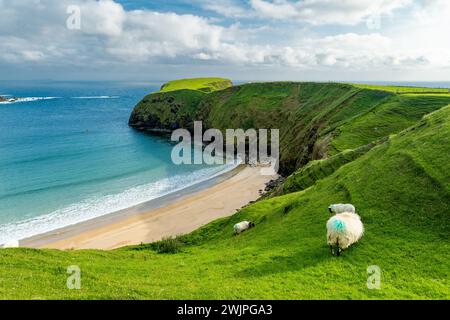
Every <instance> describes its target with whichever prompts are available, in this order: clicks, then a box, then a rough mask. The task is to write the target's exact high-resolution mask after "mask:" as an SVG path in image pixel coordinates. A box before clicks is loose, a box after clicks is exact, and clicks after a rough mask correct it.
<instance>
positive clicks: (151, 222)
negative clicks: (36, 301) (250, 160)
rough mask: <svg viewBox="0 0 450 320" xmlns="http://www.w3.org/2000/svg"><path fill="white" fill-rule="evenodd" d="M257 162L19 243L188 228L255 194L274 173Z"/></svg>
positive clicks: (84, 240)
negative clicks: (167, 196) (141, 208)
mask: <svg viewBox="0 0 450 320" xmlns="http://www.w3.org/2000/svg"><path fill="white" fill-rule="evenodd" d="M260 169H261V168H258V167H241V168H238V169H235V170H234V172H233V173H230V174H229V175H228V176H227V177H226V179H222V181H218V182H216V183H213V184H212V185H211V186H208V187H207V188H203V189H200V190H195V189H194V190H192V191H190V192H188V193H186V194H184V195H181V196H180V197H179V198H178V199H172V200H171V201H170V202H169V203H166V204H164V205H161V206H159V207H156V208H154V209H149V210H148V211H145V212H138V210H135V211H136V212H133V210H127V211H126V212H124V213H122V214H121V213H120V212H119V213H117V214H112V215H109V216H105V217H102V218H98V219H94V220H90V221H87V222H83V223H80V224H77V225H74V226H70V227H67V228H63V229H61V230H56V231H53V232H50V233H47V234H44V235H39V236H36V237H33V238H30V239H26V240H23V241H21V246H24V247H31V248H52V249H103V250H110V249H115V248H119V247H123V246H127V245H135V244H140V243H147V242H153V241H158V240H160V239H162V238H163V237H167V236H175V235H180V234H185V233H189V232H191V231H193V230H195V229H197V228H199V227H201V226H203V225H205V224H207V223H209V222H211V221H213V220H215V219H218V218H221V217H226V216H230V215H232V214H234V213H235V212H236V210H237V209H240V208H241V207H243V206H244V205H246V204H248V203H249V202H250V201H254V200H256V199H258V198H259V196H260V193H259V190H264V188H265V184H266V183H267V182H268V181H269V180H271V179H273V178H275V177H271V176H263V175H261V174H260Z"/></svg>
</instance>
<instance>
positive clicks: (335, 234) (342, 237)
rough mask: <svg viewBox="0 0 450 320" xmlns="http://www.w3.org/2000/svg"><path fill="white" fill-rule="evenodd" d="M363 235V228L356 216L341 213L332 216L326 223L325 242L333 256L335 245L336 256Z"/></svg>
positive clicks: (350, 213)
mask: <svg viewBox="0 0 450 320" xmlns="http://www.w3.org/2000/svg"><path fill="white" fill-rule="evenodd" d="M363 233H364V226H363V224H362V222H361V218H360V217H359V215H358V214H356V213H353V212H343V213H339V214H336V215H334V216H332V217H331V218H330V219H329V220H328V221H327V242H328V245H329V246H330V251H331V254H332V255H334V250H333V246H334V245H336V247H337V252H336V255H337V256H339V255H340V254H341V251H342V250H345V249H347V248H348V247H349V246H351V245H352V244H354V243H356V242H358V240H359V239H361V237H362V235H363Z"/></svg>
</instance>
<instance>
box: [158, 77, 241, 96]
mask: <svg viewBox="0 0 450 320" xmlns="http://www.w3.org/2000/svg"><path fill="white" fill-rule="evenodd" d="M232 85H233V83H232V82H231V81H230V80H228V79H224V78H193V79H180V80H173V81H169V82H167V83H166V84H164V85H163V86H162V87H161V90H160V91H159V92H170V91H177V90H196V91H201V92H206V93H209V92H213V91H217V90H223V89H226V88H229V87H231V86H232Z"/></svg>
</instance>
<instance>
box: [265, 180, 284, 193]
mask: <svg viewBox="0 0 450 320" xmlns="http://www.w3.org/2000/svg"><path fill="white" fill-rule="evenodd" d="M284 180H285V178H284V177H279V178H278V179H273V180H270V181H269V182H267V183H266V188H265V189H264V190H265V191H271V190H273V189H276V188H277V187H278V186H280V185H282V184H283V182H284Z"/></svg>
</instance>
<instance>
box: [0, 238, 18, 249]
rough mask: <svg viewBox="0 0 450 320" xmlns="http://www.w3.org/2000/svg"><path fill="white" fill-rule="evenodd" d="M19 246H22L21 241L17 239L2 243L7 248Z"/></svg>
mask: <svg viewBox="0 0 450 320" xmlns="http://www.w3.org/2000/svg"><path fill="white" fill-rule="evenodd" d="M19 247H20V245H19V241H17V240H10V241H7V242H5V243H4V244H3V245H2V248H3V249H6V248H19Z"/></svg>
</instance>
